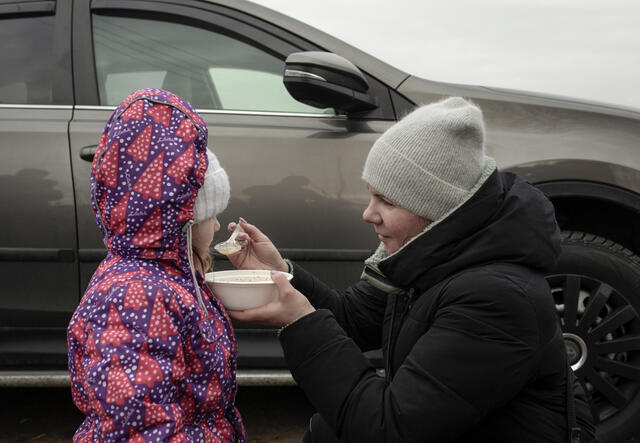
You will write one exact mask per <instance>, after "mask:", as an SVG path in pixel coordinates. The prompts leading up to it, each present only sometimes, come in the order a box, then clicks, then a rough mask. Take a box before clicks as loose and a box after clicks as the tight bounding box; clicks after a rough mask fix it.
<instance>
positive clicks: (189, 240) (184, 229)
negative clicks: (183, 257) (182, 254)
mask: <svg viewBox="0 0 640 443" xmlns="http://www.w3.org/2000/svg"><path fill="white" fill-rule="evenodd" d="M192 226H193V220H189V221H187V222H186V223H185V225H184V226H183V227H182V233H183V234H186V236H187V259H188V260H189V270H190V271H191V278H192V279H193V285H194V286H195V288H196V296H197V297H198V303H200V306H201V307H202V309H204V310H205V311H206V310H207V308H206V306H205V305H204V301H203V300H202V294H201V293H200V285H199V284H198V279H197V278H196V269H195V267H194V265H193V244H192V243H193V240H192V234H191V228H192Z"/></svg>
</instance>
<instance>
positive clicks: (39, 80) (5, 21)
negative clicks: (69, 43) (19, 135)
mask: <svg viewBox="0 0 640 443" xmlns="http://www.w3.org/2000/svg"><path fill="white" fill-rule="evenodd" d="M54 19H55V17H54V16H53V15H47V16H22V17H16V16H6V17H4V18H3V16H2V15H0V41H1V42H2V44H0V60H2V69H0V103H11V104H44V105H46V104H51V103H52V102H53V81H52V78H53V75H52V71H53V56H52V54H53V27H54Z"/></svg>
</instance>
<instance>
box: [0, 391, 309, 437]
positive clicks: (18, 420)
mask: <svg viewBox="0 0 640 443" xmlns="http://www.w3.org/2000/svg"><path fill="white" fill-rule="evenodd" d="M237 404H238V409H240V413H241V414H242V417H243V420H244V423H245V428H246V430H247V437H248V439H249V442H251V443H267V442H278V443H294V442H295V443H298V442H300V440H301V438H302V434H303V433H304V430H305V429H306V427H307V424H308V422H309V417H310V416H311V414H312V412H313V409H312V407H311V405H310V404H309V402H308V401H307V400H306V398H305V397H304V394H302V392H301V391H300V390H299V389H298V388H292V387H286V388H280V387H268V388H267V387H265V388H262V387H241V388H240V391H239V393H238V399H237ZM82 419H83V416H82V414H80V412H79V411H78V410H77V409H76V408H75V406H74V405H73V403H72V402H71V394H70V391H69V390H68V389H62V388H51V389H49V388H38V389H36V388H29V389H8V388H3V389H0V442H2V443H5V442H7V443H9V442H10V443H14V442H15V443H18V442H38V443H60V442H69V441H71V437H72V436H73V433H74V432H75V430H76V427H77V426H78V424H79V423H80V422H81V421H82Z"/></svg>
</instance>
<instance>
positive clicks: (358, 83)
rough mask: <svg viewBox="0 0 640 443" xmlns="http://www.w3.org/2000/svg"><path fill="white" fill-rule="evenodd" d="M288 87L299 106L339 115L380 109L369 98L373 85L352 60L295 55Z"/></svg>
mask: <svg viewBox="0 0 640 443" xmlns="http://www.w3.org/2000/svg"><path fill="white" fill-rule="evenodd" d="M283 81H284V86H285V87H286V88H287V91H289V94H291V96H292V97H293V98H295V99H296V100H298V101H299V102H302V103H304V104H307V105H310V106H315V107H317V108H334V109H335V110H336V112H338V113H350V112H361V111H368V110H371V109H375V108H377V107H378V99H377V98H376V97H373V96H371V95H368V94H367V91H368V90H369V83H368V82H367V79H366V78H365V76H364V75H363V74H362V72H360V70H359V69H358V68H357V67H356V66H355V65H354V64H353V63H351V62H350V61H349V60H347V59H345V58H343V57H340V56H339V55H336V54H333V53H331V52H320V51H308V52H294V53H293V54H290V55H289V57H287V60H286V61H285V68H284V79H283Z"/></svg>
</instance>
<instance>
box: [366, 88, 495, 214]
mask: <svg viewBox="0 0 640 443" xmlns="http://www.w3.org/2000/svg"><path fill="white" fill-rule="evenodd" d="M484 135H485V129H484V121H483V118H482V111H481V110H480V109H479V108H478V107H477V106H475V105H474V104H473V103H470V102H468V101H466V100H465V99H463V98H461V97H451V98H448V99H445V100H442V101H440V102H436V103H432V104H429V105H426V106H422V107H420V108H418V109H416V110H415V111H413V112H412V113H410V114H409V115H407V116H406V117H404V118H403V119H402V120H400V121H399V122H398V123H396V124H395V125H393V126H392V127H391V128H389V129H388V130H387V131H386V132H385V133H384V134H382V135H381V136H380V138H378V140H376V142H375V143H374V144H373V147H372V148H371V150H370V151H369V155H368V156H367V160H366V162H365V165H364V170H363V172H362V178H363V179H364V180H365V181H366V182H367V183H369V184H370V185H371V186H373V187H374V188H375V189H376V190H377V191H378V192H380V193H381V194H382V195H384V196H385V197H387V198H388V199H390V200H391V201H393V202H394V203H396V204H398V205H400V206H401V207H403V208H405V209H408V210H409V211H411V212H413V213H414V214H416V215H419V216H421V217H424V218H427V219H429V220H431V221H436V220H440V219H442V218H443V217H445V216H447V215H448V214H450V213H451V212H453V211H454V210H455V209H456V208H458V207H459V206H461V205H462V204H463V203H464V202H465V201H467V200H468V199H469V198H470V197H471V196H472V195H473V194H474V193H475V192H476V191H477V190H478V189H479V188H480V186H481V185H482V184H483V183H484V182H485V181H486V179H487V178H488V177H489V176H490V175H491V173H492V172H493V171H494V170H495V168H496V163H495V160H494V159H493V158H491V157H488V156H486V155H485V149H484Z"/></svg>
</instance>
